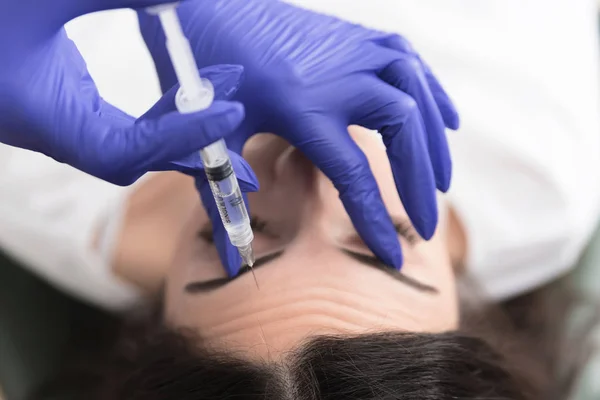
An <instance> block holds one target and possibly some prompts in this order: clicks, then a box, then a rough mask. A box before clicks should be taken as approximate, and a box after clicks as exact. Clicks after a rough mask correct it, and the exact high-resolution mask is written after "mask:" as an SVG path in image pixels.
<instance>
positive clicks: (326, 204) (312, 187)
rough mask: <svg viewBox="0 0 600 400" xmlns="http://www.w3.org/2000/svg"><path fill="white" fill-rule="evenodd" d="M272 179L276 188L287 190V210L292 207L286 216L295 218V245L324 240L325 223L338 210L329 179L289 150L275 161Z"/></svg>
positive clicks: (295, 150) (326, 234)
mask: <svg viewBox="0 0 600 400" xmlns="http://www.w3.org/2000/svg"><path fill="white" fill-rule="evenodd" d="M274 176H275V179H274V182H275V184H276V185H279V186H280V187H288V188H289V189H288V190H286V191H287V194H286V198H287V199H288V200H289V203H288V204H289V206H290V207H294V208H292V209H290V210H289V212H291V213H294V214H295V219H296V221H297V230H296V236H295V242H296V243H297V244H300V243H304V242H314V241H315V240H317V241H321V242H323V241H324V240H327V237H329V236H330V233H331V228H332V227H331V226H330V225H331V224H330V223H329V222H328V221H330V220H331V219H332V216H333V215H338V214H339V211H338V210H337V203H340V204H339V206H340V207H341V202H340V201H339V200H338V195H337V191H336V190H335V188H334V186H333V184H332V183H331V182H330V181H329V179H328V178H327V177H326V176H325V175H324V174H323V173H322V172H321V171H320V170H319V169H318V168H317V167H315V166H314V164H312V162H311V161H310V160H309V159H308V158H307V157H306V156H305V155H304V154H303V153H302V152H301V151H299V150H298V149H295V148H293V147H289V148H287V149H286V150H285V151H283V152H282V153H281V154H280V156H279V157H278V159H277V160H276V162H275V166H274ZM307 239H308V240H307Z"/></svg>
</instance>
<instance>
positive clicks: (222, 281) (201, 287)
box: [185, 250, 283, 294]
mask: <svg viewBox="0 0 600 400" xmlns="http://www.w3.org/2000/svg"><path fill="white" fill-rule="evenodd" d="M282 255H283V250H281V251H276V252H275V253H271V254H267V255H265V256H262V257H258V258H257V259H256V260H254V265H253V266H252V267H249V266H247V265H244V266H242V267H241V268H240V271H239V272H238V274H237V275H236V276H234V277H231V278H230V277H225V278H217V279H211V280H209V281H204V282H192V283H188V284H187V285H185V291H186V292H187V293H191V294H194V293H203V292H209V291H211V290H213V289H217V288H219V287H221V286H224V285H226V284H228V283H229V282H231V281H233V280H235V279H237V278H239V277H240V276H242V275H244V274H246V273H248V272H250V271H251V269H256V268H260V267H262V266H263V265H265V264H268V263H270V262H271V261H273V260H276V259H278V258H279V257H281V256H282Z"/></svg>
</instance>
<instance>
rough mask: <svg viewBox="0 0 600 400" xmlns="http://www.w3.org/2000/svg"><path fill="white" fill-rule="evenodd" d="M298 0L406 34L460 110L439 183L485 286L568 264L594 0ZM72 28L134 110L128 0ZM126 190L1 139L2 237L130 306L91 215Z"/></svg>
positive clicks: (129, 292) (597, 177)
mask: <svg viewBox="0 0 600 400" xmlns="http://www.w3.org/2000/svg"><path fill="white" fill-rule="evenodd" d="M294 2H295V3H297V4H300V5H303V6H306V7H310V8H313V9H315V10H319V11H323V12H329V13H332V14H336V15H337V16H339V17H342V18H346V19H349V20H352V21H356V22H359V23H362V24H365V25H369V26H372V27H375V28H377V29H381V30H386V31H396V32H398V33H401V34H402V35H404V36H405V37H407V38H408V39H409V40H411V41H412V42H413V44H414V46H415V48H416V49H417V50H418V51H419V52H420V53H421V54H422V55H423V58H424V59H425V60H427V61H428V62H429V63H430V64H431V66H432V68H433V70H434V71H435V72H436V74H437V75H438V77H439V78H440V80H441V81H442V83H443V84H444V86H445V87H446V88H447V89H448V92H449V93H450V94H451V95H452V97H453V99H454V100H455V102H456V104H457V106H458V108H459V111H460V114H461V123H462V126H461V130H460V131H459V132H457V133H453V132H451V133H449V137H450V140H451V146H452V152H453V159H454V175H453V183H452V189H451V192H450V194H449V195H448V198H449V200H450V202H451V204H452V206H453V207H454V208H455V209H456V210H457V212H458V214H459V216H460V218H461V220H462V221H463V223H464V224H465V228H466V231H467V234H468V241H469V257H468V267H469V268H470V269H471V270H472V271H473V272H474V274H475V276H476V277H477V278H478V280H479V282H480V283H481V285H482V286H483V288H484V289H485V290H486V291H487V292H488V293H489V294H490V295H491V296H493V297H495V298H506V297H508V296H511V295H515V294H518V293H521V292H523V291H526V290H528V289H532V288H534V287H536V286H539V285H541V284H543V283H545V282H547V281H550V280H552V279H554V278H556V277H557V276H559V275H561V274H563V273H564V272H566V271H568V270H569V268H571V267H572V266H573V265H574V263H575V261H576V260H577V257H578V256H579V254H580V253H581V251H582V250H583V248H584V247H585V244H586V243H587V240H588V239H589V236H590V234H591V233H592V231H593V229H594V227H595V226H596V223H597V221H598V218H599V215H600V127H599V120H598V111H599V110H600V108H599V107H600V104H599V101H598V93H599V91H598V89H599V86H598V79H597V78H598V76H597V73H598V53H597V50H598V43H597V31H596V18H595V15H596V14H595V11H596V10H595V2H594V1H593V0H578V1H571V0H485V1H483V0H402V1H393V2H392V1H389V0H369V1H367V0H361V1H354V2H348V1H347V0H296V1H294ZM69 33H70V35H71V37H73V38H74V40H75V42H76V43H77V45H78V46H79V48H80V50H81V51H82V53H83V55H84V57H85V59H86V60H87V61H88V66H89V68H90V72H91V74H92V76H93V77H94V79H95V80H96V82H97V84H98V86H99V88H100V92H101V94H102V95H103V96H104V97H105V98H106V99H107V100H108V101H111V102H113V103H115V104H116V105H118V106H120V107H122V108H123V109H124V110H125V111H127V112H129V113H131V114H132V115H139V114H140V113H142V112H143V111H144V110H145V109H146V108H148V107H149V106H150V105H151V104H152V103H153V102H154V101H155V100H156V99H157V98H158V85H157V83H156V77H155V76H154V70H153V67H152V64H151V61H150V59H149V56H148V54H147V52H146V51H145V49H144V47H143V46H144V45H143V43H142V41H141V39H140V37H139V33H138V32H137V25H136V23H135V16H134V14H133V13H132V12H130V11H112V12H109V13H103V14H97V15H93V16H87V17H84V18H83V19H81V20H79V21H75V23H73V24H71V29H70V31H69ZM65 187H66V188H69V189H68V190H67V189H64V188H65ZM127 193H128V190H127V189H123V188H117V187H114V186H112V185H109V184H106V183H104V182H100V181H98V180H96V179H94V178H92V177H89V176H87V175H84V174H82V173H79V172H77V171H74V170H72V169H71V168H69V167H68V166H65V165H61V164H58V163H55V162H54V161H52V160H50V159H45V158H44V157H43V156H40V155H37V154H31V153H27V152H24V151H22V150H17V149H10V148H6V147H1V148H0V245H1V246H2V247H3V248H5V249H6V250H7V251H9V252H10V253H11V254H12V255H13V256H15V257H17V258H19V259H21V260H23V261H25V262H26V263H27V264H29V265H30V267H31V268H32V270H34V271H36V272H37V273H39V274H41V275H42V276H44V277H46V278H47V279H49V280H50V281H51V282H53V283H55V284H56V285H59V286H60V287H62V288H63V289H65V290H68V291H70V292H72V293H74V294H76V295H79V296H81V297H84V298H86V299H88V300H91V301H93V302H95V303H96V304H99V305H103V306H106V307H111V308H118V307H119V306H123V307H125V306H127V305H128V304H130V301H132V300H134V299H135V298H136V293H135V291H134V290H133V288H131V287H129V286H127V285H125V284H124V283H123V282H119V281H118V280H117V279H115V278H114V277H111V274H110V265H109V263H108V260H109V259H110V257H109V255H110V254H111V249H110V246H108V248H107V249H105V251H103V252H100V253H98V252H94V251H92V250H91V244H90V240H91V238H92V237H93V234H94V232H96V230H97V228H98V226H100V225H101V224H103V223H106V224H109V225H112V226H118V221H119V215H120V211H119V210H122V207H123V203H124V201H125V199H126V196H127ZM111 221H112V222H111ZM115 221H116V222H115ZM109 231H110V230H109ZM112 231H113V232H116V231H118V230H112ZM106 239H107V242H108V243H110V242H111V238H110V237H109V238H106Z"/></svg>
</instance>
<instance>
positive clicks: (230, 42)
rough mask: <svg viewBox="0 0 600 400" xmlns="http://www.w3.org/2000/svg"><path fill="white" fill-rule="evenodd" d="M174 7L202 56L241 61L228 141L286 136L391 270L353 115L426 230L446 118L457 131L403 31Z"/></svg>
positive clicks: (235, 2)
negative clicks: (240, 113) (239, 108)
mask: <svg viewBox="0 0 600 400" xmlns="http://www.w3.org/2000/svg"><path fill="white" fill-rule="evenodd" d="M138 15H139V19H140V27H141V31H142V34H143V36H144V39H145V41H146V44H147V45H148V47H149V49H150V52H151V53H152V55H153V58H154V61H155V64H156V67H157V70H158V73H159V77H160V79H161V82H162V85H163V88H164V87H170V86H171V85H172V84H173V83H174V82H175V81H176V78H175V75H174V72H173V69H172V67H171V63H170V61H169V58H168V56H167V53H166V48H165V41H164V34H163V32H162V30H161V29H160V25H159V22H158V20H157V18H156V17H153V16H149V15H147V14H145V13H139V14H138ZM179 16H180V18H181V20H182V25H183V28H184V31H185V34H186V35H187V36H188V38H189V39H190V41H191V44H192V47H193V49H194V52H195V56H196V60H197V62H198V63H199V64H200V65H207V64H214V63H236V64H240V65H243V66H244V69H245V80H244V85H243V87H242V88H241V89H240V91H239V92H238V95H237V99H238V100H240V101H241V102H242V103H243V104H244V105H245V107H246V119H245V121H244V122H243V123H242V125H241V128H240V129H239V131H238V132H237V133H236V134H235V135H232V136H230V137H229V138H228V139H227V142H228V145H229V148H230V149H234V150H236V151H240V149H241V147H242V146H243V143H244V142H245V140H247V138H248V137H249V136H250V135H252V134H254V133H256V132H273V133H276V134H278V135H280V136H282V137H284V138H285V139H287V140H288V141H289V142H290V143H291V144H292V145H294V146H295V147H297V148H299V149H301V150H302V151H303V153H304V154H306V156H308V157H309V158H310V160H311V161H312V162H313V163H314V164H315V165H316V166H318V167H319V168H320V169H321V170H322V171H323V172H324V173H325V174H326V175H327V176H328V177H329V178H330V179H331V180H332V182H333V183H334V184H335V186H336V188H337V190H338V191H339V195H340V198H341V200H342V201H343V203H344V206H345V208H346V211H347V212H348V214H349V215H350V217H351V219H352V221H353V223H354V226H355V227H356V229H357V231H358V233H359V234H360V236H361V237H362V238H363V240H364V241H365V243H366V244H367V245H368V246H369V248H370V249H371V250H372V251H373V252H374V254H375V255H377V256H378V257H379V258H380V259H381V260H382V261H384V262H385V263H386V264H388V265H390V266H394V267H396V268H399V267H400V266H401V264H402V253H401V249H400V244H399V242H398V238H397V235H396V232H395V230H394V226H393V224H392V221H391V219H390V217H389V215H388V213H387V211H386V208H385V206H384V204H383V201H382V199H381V195H380V193H379V189H378V187H377V184H376V182H375V179H374V177H373V175H372V173H371V170H370V168H369V165H368V162H367V160H366V157H365V156H364V154H363V153H362V152H361V151H360V149H359V148H358V147H357V145H356V144H355V143H354V142H353V140H352V139H351V138H350V136H349V134H348V132H347V126H349V125H352V124H356V125H361V126H364V127H367V128H371V129H377V130H379V132H380V133H381V134H382V136H383V139H384V143H385V145H386V147H387V154H388V157H389V160H390V163H391V166H392V170H393V173H394V178H395V182H396V186H397V189H398V193H399V194H400V197H401V199H402V202H403V204H404V207H405V208H406V211H407V213H408V215H409V216H410V218H411V220H412V222H413V224H414V226H415V228H416V230H417V231H418V232H419V234H420V235H421V236H422V237H424V238H425V239H429V238H430V237H431V236H432V235H433V233H434V230H435V227H436V224H437V218H438V215H437V204H436V187H437V188H438V189H439V190H442V191H446V190H447V189H448V187H449V184H450V176H451V160H450V155H449V150H448V144H447V142H446V137H445V127H448V128H451V129H456V128H458V115H457V112H456V110H455V108H454V106H453V105H452V102H451V101H450V99H449V98H448V96H447V95H446V93H445V92H444V90H443V89H442V87H441V85H440V84H439V82H438V81H437V80H436V79H435V77H434V76H433V74H432V73H431V71H430V70H429V68H428V67H427V65H425V63H424V62H423V61H422V60H421V59H420V58H419V56H418V54H417V53H415V51H414V50H413V49H412V48H411V47H410V45H409V44H408V43H407V42H406V41H405V40H404V39H403V38H401V37H399V36H397V35H389V34H384V33H381V32H377V31H374V30H370V29H366V28H364V27H361V26H358V25H353V24H350V23H347V22H344V21H341V20H339V19H336V18H333V17H329V16H324V15H319V14H316V13H313V12H311V11H307V10H304V9H300V8H297V7H294V6H291V5H289V4H286V3H284V2H281V1H276V0H197V1H193V2H187V3H182V4H181V5H180V8H179ZM230 267H231V266H230ZM230 269H231V268H230Z"/></svg>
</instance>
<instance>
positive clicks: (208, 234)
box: [198, 217, 267, 244]
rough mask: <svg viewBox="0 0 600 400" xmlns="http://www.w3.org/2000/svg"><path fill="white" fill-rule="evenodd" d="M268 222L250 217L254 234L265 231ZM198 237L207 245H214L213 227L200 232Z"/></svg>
mask: <svg viewBox="0 0 600 400" xmlns="http://www.w3.org/2000/svg"><path fill="white" fill-rule="evenodd" d="M266 226H267V222H265V221H262V220H260V219H258V218H257V217H250V227H251V228H252V230H253V231H254V232H258V233H262V232H264V231H265V228H266ZM198 237H200V238H201V239H204V240H205V241H206V242H207V243H210V244H212V243H214V242H215V237H214V236H213V231H212V227H211V226H210V225H208V226H207V227H205V228H203V229H202V230H201V231H200V232H198Z"/></svg>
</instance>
